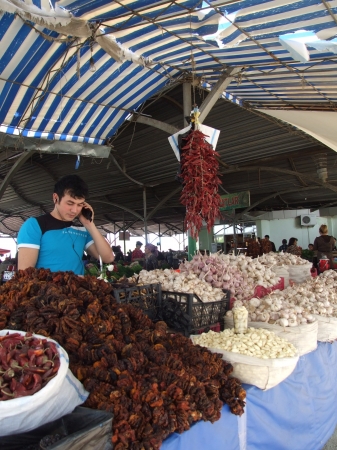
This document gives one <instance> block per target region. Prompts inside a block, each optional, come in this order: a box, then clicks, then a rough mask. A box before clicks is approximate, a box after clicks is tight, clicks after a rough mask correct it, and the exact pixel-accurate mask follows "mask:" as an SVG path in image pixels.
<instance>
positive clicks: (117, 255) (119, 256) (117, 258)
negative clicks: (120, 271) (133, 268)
mask: <svg viewBox="0 0 337 450" xmlns="http://www.w3.org/2000/svg"><path fill="white" fill-rule="evenodd" d="M112 251H113V252H114V254H115V262H116V263H118V262H119V261H124V254H123V252H122V249H121V246H120V245H113V246H112Z"/></svg>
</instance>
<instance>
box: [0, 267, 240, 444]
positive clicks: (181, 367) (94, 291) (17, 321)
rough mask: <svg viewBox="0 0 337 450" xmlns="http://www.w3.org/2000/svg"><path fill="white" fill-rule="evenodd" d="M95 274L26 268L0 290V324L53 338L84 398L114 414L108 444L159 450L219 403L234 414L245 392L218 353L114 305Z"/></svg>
mask: <svg viewBox="0 0 337 450" xmlns="http://www.w3.org/2000/svg"><path fill="white" fill-rule="evenodd" d="M111 291H112V287H111V286H110V285H109V284H108V283H105V282H104V281H99V280H97V279H96V278H95V277H85V278H81V277H77V276H76V275H74V274H73V273H71V272H57V273H51V272H50V271H49V270H44V269H39V270H37V269H27V270H26V271H20V272H19V274H18V275H17V276H16V277H15V278H14V279H12V280H11V281H9V282H7V283H6V284H4V285H3V286H1V287H0V328H1V329H3V328H9V329H13V330H24V331H30V332H34V333H38V334H42V335H45V336H50V337H51V338H53V339H55V340H56V341H58V342H59V343H60V344H61V345H62V346H63V347H64V348H65V349H66V350H67V352H68V353H69V358H70V368H71V370H72V371H73V373H74V374H75V376H77V377H78V379H79V380H80V381H82V382H83V384H84V386H85V387H86V389H87V390H88V391H89V392H90V396H89V398H88V400H87V402H86V404H85V406H88V407H91V408H95V409H103V410H109V411H112V412H113V413H114V420H113V434H114V435H113V442H114V449H115V450H121V449H126V448H128V449H133V450H137V449H159V447H160V445H161V443H162V441H163V440H164V439H165V438H166V437H167V436H168V435H169V434H170V433H172V432H174V431H177V432H180V433H181V432H183V431H184V430H187V429H189V428H190V426H191V425H192V423H193V422H195V421H198V420H201V419H203V420H209V421H211V422H214V421H216V420H218V419H219V417H220V411H221V408H222V405H223V402H225V403H227V404H228V405H229V407H230V409H231V411H232V412H233V413H234V414H238V415H241V414H242V413H243V407H244V405H245V403H244V399H245V396H246V394H245V391H244V389H243V388H242V387H241V384H240V382H239V380H237V379H235V378H229V375H230V373H231V372H232V370H233V368H232V366H231V365H230V364H228V363H226V362H225V361H223V360H222V359H221V356H220V355H217V354H214V353H211V352H209V351H208V350H207V349H205V348H202V347H199V346H193V345H192V343H191V341H190V340H189V339H188V338H185V337H183V336H180V335H171V334H167V333H166V329H167V327H166V324H165V323H164V322H157V323H156V324H154V323H153V322H152V321H151V320H150V319H149V318H148V317H147V316H145V315H144V314H143V313H142V311H141V310H140V309H137V308H134V307H133V306H131V305H123V304H117V303H116V301H115V299H114V298H113V296H112V295H111Z"/></svg>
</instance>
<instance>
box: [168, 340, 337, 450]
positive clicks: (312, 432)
mask: <svg viewBox="0 0 337 450" xmlns="http://www.w3.org/2000/svg"><path fill="white" fill-rule="evenodd" d="M336 373H337V342H334V343H333V344H330V343H321V342H320V343H318V347H317V350H315V351H314V352H311V353H308V354H307V355H304V356H301V357H300V359H299V361H298V364H297V366H296V368H295V370H294V372H293V373H292V374H291V375H290V376H289V377H288V378H287V379H286V380H285V381H283V382H282V383H281V384H279V385H278V386H276V387H274V388H273V389H270V390H268V391H261V390H260V389H258V388H256V387H254V386H250V385H246V386H245V388H246V390H247V405H246V413H245V414H244V416H246V417H244V416H242V417H241V418H238V417H236V416H234V415H233V414H231V413H230V412H229V409H228V407H227V406H224V408H223V410H222V415H221V419H220V420H219V421H218V422H215V423H214V424H211V423H209V422H199V423H197V424H195V425H194V426H193V427H192V428H191V429H190V430H188V431H186V432H185V433H183V434H181V435H179V434H176V433H175V434H173V435H171V436H170V437H169V438H168V439H166V441H165V442H164V443H163V445H162V447H161V450H189V449H190V450H192V449H193V450H195V449H207V450H221V449H230V450H246V449H247V450H271V449H272V450H303V449H305V450H321V449H322V448H323V447H324V445H325V443H326V442H327V441H328V439H329V438H330V436H331V435H332V433H333V432H334V429H335V427H336V424H337V410H336V400H337V383H336ZM245 427H246V430H245ZM245 431H246V434H245Z"/></svg>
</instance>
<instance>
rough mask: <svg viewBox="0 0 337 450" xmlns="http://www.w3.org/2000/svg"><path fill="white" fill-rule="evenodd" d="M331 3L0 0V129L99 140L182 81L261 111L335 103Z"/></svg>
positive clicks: (336, 49) (335, 3) (336, 12)
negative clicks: (221, 82) (218, 86)
mask: <svg viewBox="0 0 337 450" xmlns="http://www.w3.org/2000/svg"><path fill="white" fill-rule="evenodd" d="M336 34H337V0H331V1H327V0H304V1H298V0H296V1H295V0H242V1H235V0H223V1H221V0H217V1H207V2H205V1H204V2H201V1H200V0H175V1H167V0H161V1H156V0H138V1H135V0H134V1H133V0H121V1H113V2H112V1H108V0H86V1H83V0H60V1H59V2H56V1H55V0H50V1H49V0H25V1H22V0H0V126H1V128H0V130H1V131H4V132H7V133H10V134H21V135H23V136H28V137H29V136H32V137H40V138H44V139H58V140H65V141H73V142H88V143H91V144H103V143H104V142H105V141H106V139H107V138H109V137H111V136H113V135H114V134H115V133H116V131H117V130H118V128H119V127H120V125H121V124H122V123H123V122H124V121H125V120H126V118H127V117H128V116H129V115H130V114H131V113H133V112H135V111H137V110H138V109H139V108H140V106H141V105H142V103H143V102H144V101H146V100H147V99H148V98H150V97H151V96H153V95H154V94H156V93H157V92H159V91H161V90H163V89H165V88H166V87H168V86H171V85H172V84H174V83H177V82H182V80H183V79H184V78H185V77H186V78H187V79H191V77H192V78H194V81H197V82H198V83H199V85H200V86H207V87H210V88H211V87H212V85H214V84H215V83H216V81H217V79H218V77H219V76H220V75H222V74H223V73H224V72H226V71H227V70H228V69H229V68H230V67H239V68H241V71H240V72H239V73H238V74H237V75H236V76H235V78H234V80H233V81H232V82H231V83H230V84H229V86H228V87H227V89H226V92H224V93H223V97H224V98H226V99H228V100H230V101H233V102H235V103H237V104H239V105H245V106H247V107H250V108H264V109H275V108H276V109H293V110H296V109H299V110H303V109H305V110H329V111H335V110H336V107H337V103H336V101H337V81H336V80H337V66H336V62H337V38H336Z"/></svg>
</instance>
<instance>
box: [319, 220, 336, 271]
mask: <svg viewBox="0 0 337 450" xmlns="http://www.w3.org/2000/svg"><path fill="white" fill-rule="evenodd" d="M328 231H329V230H328V227H327V226H326V225H325V224H323V225H321V226H320V227H319V234H320V235H319V237H317V238H316V239H315V240H314V251H316V252H317V260H318V261H319V260H320V259H322V257H323V256H324V255H325V256H326V257H327V258H328V259H329V261H330V268H333V256H332V250H333V248H334V247H335V239H334V237H333V236H330V235H328Z"/></svg>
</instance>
